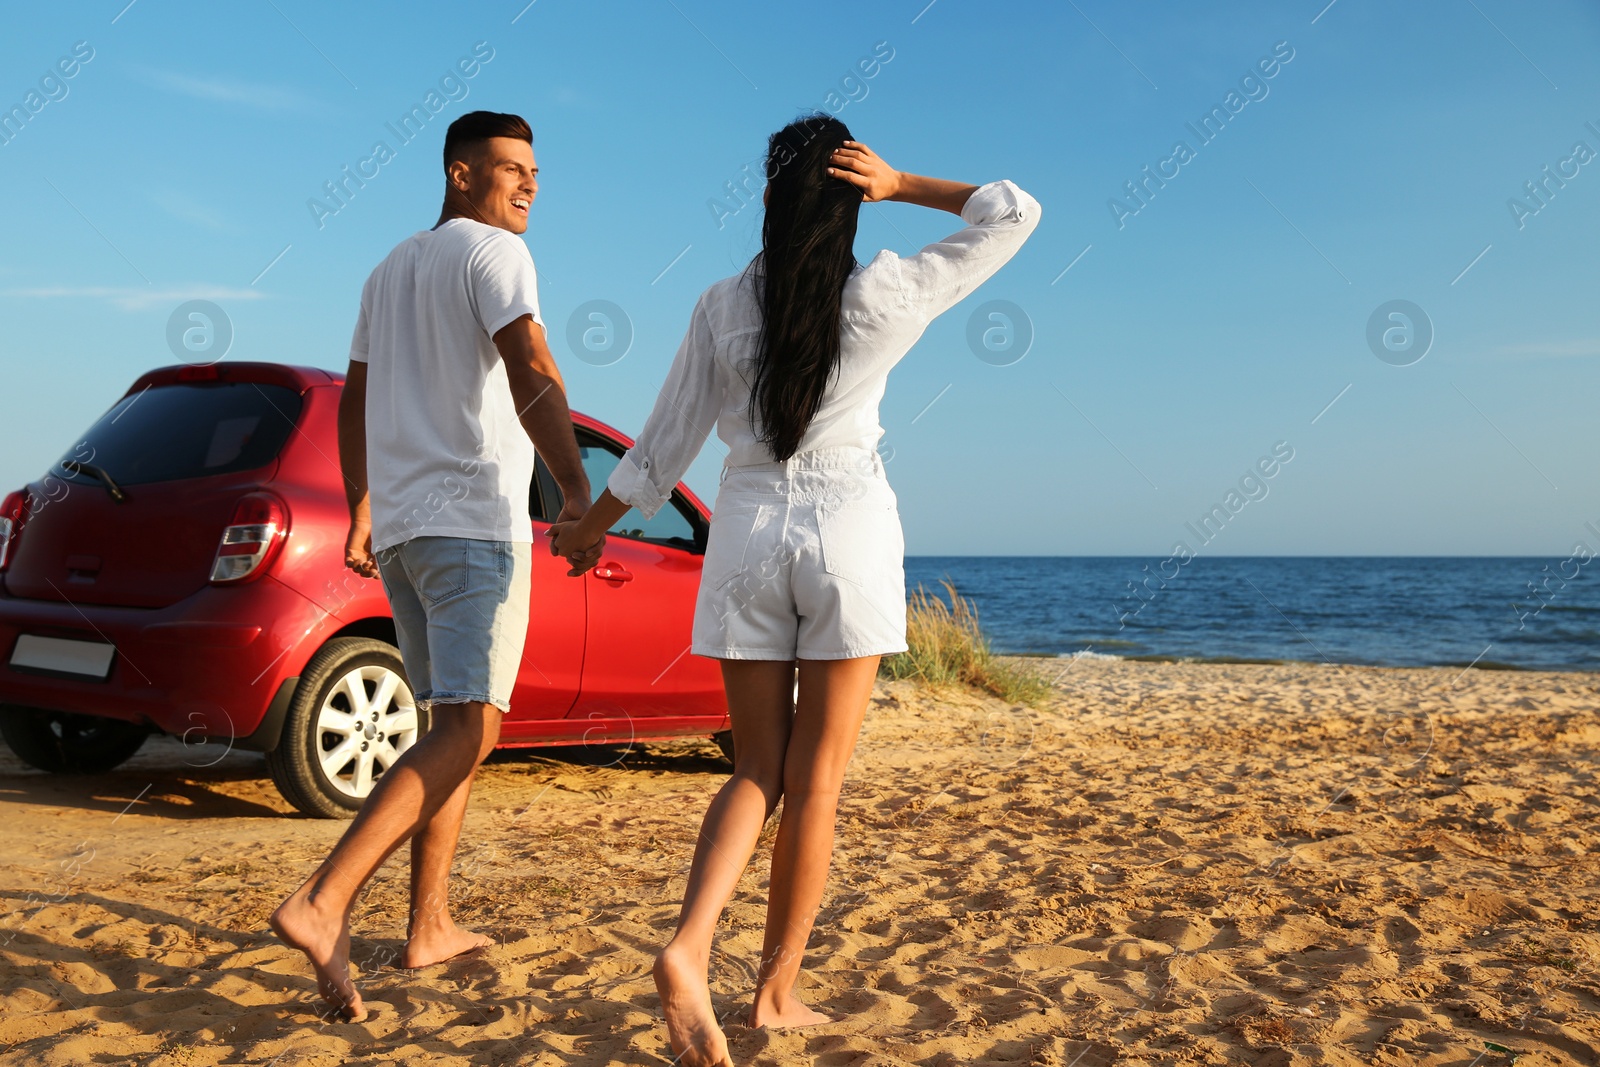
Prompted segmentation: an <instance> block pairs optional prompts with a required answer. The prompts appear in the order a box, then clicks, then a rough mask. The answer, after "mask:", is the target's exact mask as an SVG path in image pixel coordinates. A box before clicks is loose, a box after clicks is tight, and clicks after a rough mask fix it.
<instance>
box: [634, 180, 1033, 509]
mask: <svg viewBox="0 0 1600 1067" xmlns="http://www.w3.org/2000/svg"><path fill="white" fill-rule="evenodd" d="M1039 215H1040V207H1039V202H1038V201H1037V200H1035V199H1034V198H1033V197H1031V196H1029V195H1028V194H1027V193H1025V192H1023V191H1022V190H1021V189H1020V188H1018V187H1017V185H1016V184H1015V183H1014V182H1009V181H998V182H990V183H989V184H988V185H984V186H980V187H979V188H978V189H976V190H975V191H974V192H973V193H972V195H971V196H970V197H968V198H967V202H966V205H965V206H964V207H963V208H962V209H961V219H962V221H963V222H965V223H966V226H965V227H963V228H962V229H960V230H957V231H956V232H955V233H953V234H951V235H950V236H949V237H946V238H945V239H944V240H942V241H938V242H935V243H934V244H931V245H929V246H928V247H926V248H924V249H923V250H922V251H921V252H918V253H917V254H916V255H914V256H908V257H905V258H902V257H900V256H897V255H895V254H894V253H893V252H890V251H888V250H885V251H882V252H879V253H878V254H877V256H875V257H874V258H873V260H872V262H871V263H868V264H867V265H866V266H864V267H859V268H857V269H856V270H855V272H854V273H852V274H851V275H850V278H849V280H848V281H846V282H845V284H844V292H843V296H842V299H841V301H840V309H839V314H840V322H839V369H838V373H837V374H836V375H835V376H834V377H833V378H832V379H831V380H830V381H829V383H828V387H827V390H826V391H825V392H824V393H823V397H822V403H821V405H820V406H819V407H818V408H817V413H816V415H815V416H813V417H812V419H811V423H810V425H809V426H808V427H807V429H806V432H805V436H804V437H802V438H801V439H800V449H799V450H800V451H802V452H805V451H809V450H811V449H817V448H833V447H839V446H853V447H856V448H863V449H866V450H868V451H871V450H873V449H875V448H877V446H878V439H879V438H880V437H882V436H883V427H882V426H880V425H879V424H878V402H879V401H880V400H882V399H883V392H884V386H885V385H886V383H887V382H888V378H889V371H890V370H892V369H893V368H894V366H895V364H897V363H899V362H900V360H901V358H902V357H904V356H905V354H906V353H907V352H909V351H910V350H911V346H912V345H914V344H916V342H917V339H918V338H919V337H921V336H922V333H923V331H924V330H926V329H927V328H928V324H929V323H930V322H932V321H933V320H934V319H936V318H938V317H939V316H940V315H942V314H944V313H945V312H946V311H948V310H949V309H950V308H951V307H953V306H955V305H956V304H957V303H958V302H960V301H961V300H962V299H963V298H964V297H966V296H967V295H969V294H970V293H971V292H972V291H973V290H974V289H976V288H978V286H980V285H982V284H983V283H984V282H985V281H987V280H988V279H989V278H990V277H991V276H993V274H994V273H995V272H996V271H998V270H999V269H1000V268H1001V267H1003V266H1004V265H1005V264H1006V261H1007V260H1009V259H1010V258H1011V257H1012V256H1013V255H1015V254H1016V253H1017V250H1018V249H1020V248H1021V247H1022V243H1023V242H1024V241H1026V240H1027V239H1028V235H1029V234H1031V233H1033V230H1034V227H1036V226H1038V225H1039ZM747 270H748V268H747ZM760 338H761V306H760V305H759V304H758V303H757V302H756V298H755V293H754V290H753V289H752V288H751V286H750V284H749V278H748V274H738V275H735V276H734V277H732V278H725V279H723V280H722V281H720V282H717V283H716V284H715V285H713V286H711V288H709V289H707V290H706V291H705V292H704V293H702V294H701V295H700V301H699V303H697V304H696V305H695V309H694V313H693V314H692V315H691V316H690V318H689V332H688V333H687V334H685V335H684V338H683V343H682V344H681V345H679V347H678V355H677V357H676V358H675V359H674V360H673V361H672V369H671V370H670V371H668V373H667V380H666V382H665V384H663V385H662V386H661V393H660V395H659V396H658V397H657V398H656V404H655V408H654V410H652V411H651V413H650V418H649V419H648V420H647V421H646V422H645V424H644V429H642V430H640V431H639V436H638V439H637V440H635V442H634V445H633V447H632V448H630V449H629V450H628V453H627V455H625V456H623V457H622V460H621V462H619V463H618V464H617V466H616V468H615V469H614V470H613V471H612V472H611V477H610V478H609V480H608V481H607V483H606V485H607V488H609V489H610V490H611V495H612V496H614V497H616V498H617V499H618V500H621V501H622V502H623V503H625V504H632V505H633V506H634V507H637V508H638V509H639V511H640V512H641V513H643V514H644V516H645V517H646V518H648V517H650V516H652V515H654V514H655V513H656V511H657V509H659V508H660V507H661V505H662V503H663V502H665V501H666V499H667V498H668V497H669V496H670V495H671V494H672V489H673V486H675V485H676V484H677V482H678V479H679V478H682V477H683V474H684V472H685V471H686V470H688V468H689V464H690V463H691V462H692V461H693V460H694V457H695V456H696V455H697V454H698V453H699V451H700V448H701V446H702V445H704V444H705V441H706V438H707V437H708V436H709V435H710V433H711V430H712V428H713V427H715V429H716V431H717V436H718V437H720V438H721V439H722V441H723V442H724V443H725V444H726V445H727V446H728V456H727V459H726V460H724V461H723V462H724V466H727V467H738V466H745V465H749V464H756V463H770V462H771V461H772V453H771V451H770V450H769V449H768V448H767V446H766V445H764V444H762V443H761V441H760V440H759V438H758V436H757V433H756V428H755V427H754V426H753V425H752V424H751V422H750V410H749V409H750V390H751V381H750V375H749V366H750V361H751V360H752V358H753V357H754V355H755V352H756V346H757V344H758V342H759V341H760Z"/></svg>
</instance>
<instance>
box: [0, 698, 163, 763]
mask: <svg viewBox="0 0 1600 1067" xmlns="http://www.w3.org/2000/svg"><path fill="white" fill-rule="evenodd" d="M0 736H3V737H4V738H5V741H6V746H7V747H8V748H10V749H11V751H12V752H15V753H16V754H17V758H18V759H20V760H22V762H24V763H26V764H28V765H29V766H31V767H37V768H39V769H40V770H41V771H49V772H51V773H52V774H100V773H101V772H103V771H109V770H111V769H112V768H113V767H117V766H120V765H121V764H122V763H124V762H126V761H127V759H128V757H130V756H132V755H133V754H134V753H135V752H137V751H139V746H140V745H143V744H144V739H145V738H147V737H149V736H150V731H149V730H148V729H146V728H145V727H143V726H137V725H135V724H134V723H131V722H123V721H122V720H121V719H101V718H96V717H95V716H93V715H72V714H69V713H67V712H64V711H46V710H44V709H42V708H18V707H5V708H0Z"/></svg>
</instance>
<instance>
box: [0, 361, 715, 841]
mask: <svg viewBox="0 0 1600 1067" xmlns="http://www.w3.org/2000/svg"><path fill="white" fill-rule="evenodd" d="M343 384H344V376H343V375H341V374H337V373H334V372H330V371H324V370H317V369H314V368H310V367H288V366H281V365H278V364H271V363H231V364H223V365H214V366H205V367H196V366H178V367H163V368H161V369H159V370H154V371H151V372H150V373H148V374H146V375H144V376H143V377H141V378H140V379H139V380H138V381H136V382H134V383H133V385H132V386H131V387H130V388H129V389H128V392H127V393H126V394H125V395H124V396H123V397H122V399H121V400H119V401H118V402H117V403H116V405H115V406H113V407H112V408H111V410H110V411H108V412H106V413H105V415H104V416H102V417H101V419H100V421H98V422H96V423H95V424H94V426H93V427H92V428H91V429H90V430H89V432H88V433H87V434H86V435H85V436H84V438H83V440H82V441H80V442H79V443H78V444H77V445H75V446H74V447H73V448H72V449H71V450H70V451H69V452H68V453H67V455H66V456H65V457H63V458H62V460H61V461H60V462H58V463H57V464H56V465H55V466H54V467H53V468H52V469H51V471H50V473H49V474H47V475H46V476H45V477H44V478H42V479H40V480H39V481H37V482H34V483H33V484H31V485H29V486H28V487H27V488H25V489H22V490H19V491H17V492H15V493H12V494H10V495H9V496H7V497H6V498H5V501H4V504H3V505H0V657H3V658H0V735H3V736H4V738H5V741H6V743H7V744H8V745H9V746H10V747H11V749H12V751H13V752H15V753H16V754H17V755H18V756H19V757H21V758H22V759H23V760H25V761H26V762H28V763H30V764H32V765H33V766H35V767H39V768H42V769H44V770H47V771H56V772H80V773H93V772H99V771H105V770H108V769H110V768H112V767H115V766H116V765H118V764H119V763H121V762H122V761H123V760H126V759H127V758H128V757H129V756H131V755H133V753H134V752H135V751H137V750H138V748H139V746H140V745H141V744H142V743H143V741H144V739H145V737H146V736H147V735H148V734H149V733H150V732H151V731H160V732H162V733H167V734H173V735H177V736H180V737H182V738H184V740H185V742H186V743H187V744H188V745H189V746H191V747H190V751H191V752H192V753H197V755H196V756H195V758H194V760H193V762H196V763H206V762H213V761H214V760H215V759H217V758H220V756H221V754H223V753H225V752H226V751H227V750H228V749H229V748H242V749H252V750H257V751H261V752H265V753H266V754H267V765H268V767H269V768H270V769H271V772H272V777H273V780H274V781H275V782H276V783H277V786H278V788H279V790H280V791H281V792H282V793H283V795H284V797H285V798H286V799H287V800H288V801H289V802H290V803H292V804H293V805H294V806H295V807H297V808H299V809H300V810H301V811H304V812H306V813H308V814H311V815H318V816H324V817H349V816H350V815H351V813H353V812H354V811H355V810H356V809H357V808H358V807H359V806H360V804H361V801H362V798H363V797H365V796H366V795H367V794H368V793H370V792H371V790H372V785H373V782H374V781H375V780H376V779H377V778H378V777H379V776H381V775H382V774H383V772H384V770H385V769H386V768H388V767H389V766H390V765H392V764H393V763H394V761H395V759H397V758H398V757H399V755H400V753H402V752H404V751H405V750H406V749H407V748H408V747H409V746H410V745H411V744H412V743H413V742H415V741H416V739H417V737H418V736H419V735H420V734H421V733H422V732H423V731H424V730H426V729H427V728H428V716H427V714H426V713H425V712H423V711H420V710H419V709H417V707H416V706H415V704H414V702H413V700H412V697H411V689H410V688H409V686H408V685H407V684H406V680H405V670H404V667H403V666H402V664H401V662H400V654H399V650H398V649H397V648H396V646H395V632H394V624H393V622H392V620H391V618H390V615H389V605H388V602H387V601H386V600H385V599H384V595H383V588H382V585H381V584H380V583H379V582H377V581H376V580H372V579H365V578H361V577H359V576H357V575H355V574H354V573H352V572H350V571H348V570H346V569H345V567H344V539H345V533H346V530H347V528H348V522H349V519H348V513H347V512H346V508H345V500H344V492H343V489H342V487H341V479H340V471H339V460H338V444H337V439H336V435H335V426H336V421H337V411H338V405H339V394H340V391H341V388H342V387H343ZM573 419H574V422H575V423H576V424H577V427H578V441H579V444H580V445H581V446H582V449H583V456H584V465H585V466H586V467H587V469H588V473H589V480H590V482H591V484H593V485H596V486H600V485H603V484H604V483H605V480H606V477H607V475H608V474H609V473H610V471H611V468H612V467H613V466H614V465H615V464H616V462H617V458H618V457H619V456H620V455H621V454H622V452H623V451H624V450H625V449H626V448H627V446H628V445H629V443H630V442H629V440H628V438H627V437H625V436H623V435H622V434H620V433H618V432H617V431H615V430H613V429H611V428H610V427H609V426H606V425H604V424H602V423H600V422H597V421H596V420H594V419H590V418H587V417H585V416H582V415H574V417H573ZM530 499H531V505H530V507H531V510H532V512H533V513H532V515H530V516H529V521H530V522H531V524H532V527H533V533H534V536H535V541H536V545H535V547H536V549H537V548H538V547H539V544H538V542H542V540H543V537H542V535H543V533H544V531H545V530H546V529H547V528H548V527H549V523H550V520H551V519H552V518H553V517H554V516H555V515H556V514H557V512H558V511H559V509H560V496H559V492H558V490H557V488H556V484H555V480H554V479H553V478H552V477H551V476H550V472H549V471H548V470H547V469H546V468H545V466H544V463H543V462H542V461H541V462H540V463H539V464H538V469H537V472H536V474H535V477H534V484H533V486H532V493H531V497H530ZM426 506H427V505H424V507H426ZM708 515H709V512H708V511H707V509H706V507H705V505H704V504H702V503H701V502H700V500H699V498H697V497H696V496H695V495H694V494H693V493H691V492H690V491H689V490H688V489H687V488H685V487H683V486H682V485H680V486H679V487H678V489H677V491H676V492H675V493H674V494H673V498H672V502H671V505H670V506H668V507H663V508H662V509H661V511H660V512H658V513H657V515H656V516H655V518H653V519H650V520H648V521H645V520H642V519H640V518H639V515H638V513H637V512H633V513H630V515H629V516H628V518H627V519H625V520H623V521H624V522H625V523H634V524H635V525H632V526H631V527H629V528H626V529H618V530H614V531H612V534H611V537H610V538H609V539H608V540H607V543H606V550H605V554H604V555H603V556H602V558H601V561H600V563H599V565H598V566H597V567H595V568H594V569H593V570H592V571H590V572H589V573H588V574H586V575H584V576H583V577H582V578H569V577H568V576H567V574H566V564H565V563H564V562H563V561H561V560H559V559H556V558H555V557H552V556H550V555H549V554H548V552H541V551H535V553H534V572H533V612H532V619H531V621H530V623H529V626H528V640H527V646H526V650H525V651H524V653H523V657H522V666H521V669H520V671H519V672H518V676H517V687H516V690H515V693H514V695H513V697H512V701H511V711H510V713H509V714H508V715H507V716H506V718H505V722H504V726H503V728H502V730H501V734H500V744H501V745H502V746H528V745H563V744H566V745H571V744H585V743H592V744H599V743H606V744H609V743H625V742H632V741H649V740H658V739H663V738H670V737H684V736H696V735H698V736H702V737H703V736H706V735H713V736H715V737H716V738H717V739H718V741H719V742H720V743H721V744H722V745H723V748H724V750H725V751H730V750H731V743H732V742H731V737H730V735H729V734H728V733H727V731H728V717H727V703H726V700H725V698H724V695H723V690H722V681H721V676H720V674H719V672H718V669H717V665H716V663H715V662H714V661H712V660H707V659H702V658H700V657H697V656H693V655H691V654H690V653H689V628H690V622H691V620H692V617H693V611H694V598H695V590H696V588H697V586H698V585H699V582H700V567H701V562H702V559H703V554H704V551H705V543H706V533H707V530H708ZM202 744H203V747H200V746H202Z"/></svg>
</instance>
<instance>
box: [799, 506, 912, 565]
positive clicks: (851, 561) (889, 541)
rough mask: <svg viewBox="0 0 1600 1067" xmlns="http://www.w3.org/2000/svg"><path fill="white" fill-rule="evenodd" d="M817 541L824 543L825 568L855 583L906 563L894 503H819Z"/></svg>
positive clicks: (903, 544) (898, 516) (902, 537)
mask: <svg viewBox="0 0 1600 1067" xmlns="http://www.w3.org/2000/svg"><path fill="white" fill-rule="evenodd" d="M817 541H818V542H819V543H820V545H821V547H822V569H823V570H825V571H827V572H828V573H829V574H831V575H833V576H834V577H836V578H843V579H844V580H845V581H847V582H853V583H855V584H856V585H864V584H866V583H867V582H869V581H871V580H872V579H874V578H875V577H880V576H883V575H886V574H888V573H890V572H897V571H898V570H899V569H900V568H901V567H902V566H904V563H905V537H904V534H903V533H902V531H901V529H900V511H899V509H898V508H895V507H894V506H893V505H885V504H881V503H877V502H870V503H869V502H862V503H851V504H847V505H845V506H843V507H838V506H819V507H818V508H817Z"/></svg>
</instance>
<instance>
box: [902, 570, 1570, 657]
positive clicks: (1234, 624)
mask: <svg viewBox="0 0 1600 1067" xmlns="http://www.w3.org/2000/svg"><path fill="white" fill-rule="evenodd" d="M1597 572H1600V559H1592V560H1585V559H1580V558H1578V557H1576V556H1574V557H1570V558H1566V559H1561V558H1521V557H1508V556H1495V557H1459V556H1444V557H1417V556H1395V557H1376V556H1331V557H1318V556H1285V557H1254V556H1253V557H1242V556H1233V557H1228V556H1210V557H1198V558H1192V559H1190V560H1188V561H1187V562H1178V561H1176V560H1171V559H1161V558H1155V559H1151V558H1145V557H1140V558H1134V557H1115V556H1109V557H1108V556H1099V557H1083V556H911V557H907V559H906V585H907V588H908V589H910V590H915V589H916V588H917V587H918V586H919V585H920V586H921V587H923V588H924V589H925V590H927V591H928V592H929V593H934V594H937V595H939V596H941V597H944V598H948V594H947V592H946V591H945V588H944V585H943V583H944V582H949V583H950V585H951V586H952V587H953V588H954V589H955V591H956V593H957V594H958V595H960V596H962V597H965V598H967V599H968V600H970V601H971V602H972V603H973V605H974V606H975V607H976V609H977V612H978V619H979V623H980V625H981V626H982V628H983V630H984V633H985V634H986V636H987V638H988V640H989V644H990V647H991V648H992V649H993V650H994V651H996V652H1002V653H1012V654H1026V655H1043V656H1067V655H1072V654H1075V653H1086V654H1088V655H1091V656H1102V655H1103V656H1115V657H1119V658H1124V659H1139V660H1173V661H1195V662H1214V663H1241V662H1244V663H1283V662H1310V663H1352V664H1368V665H1373V666H1385V667H1460V668H1466V667H1469V666H1472V667H1476V668H1478V669H1499V670H1542V671H1600V578H1597V577H1596V573H1597Z"/></svg>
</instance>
